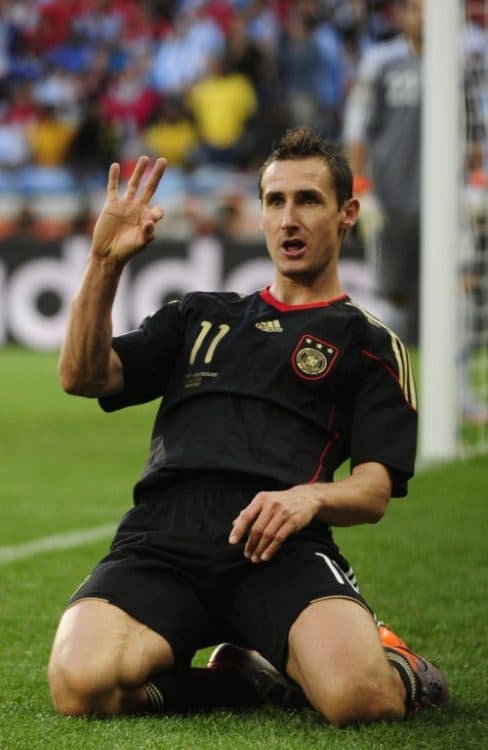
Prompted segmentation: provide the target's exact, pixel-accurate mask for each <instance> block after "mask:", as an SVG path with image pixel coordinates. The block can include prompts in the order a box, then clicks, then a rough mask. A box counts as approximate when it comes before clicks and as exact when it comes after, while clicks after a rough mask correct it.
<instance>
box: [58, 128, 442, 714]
mask: <svg viewBox="0 0 488 750" xmlns="http://www.w3.org/2000/svg"><path fill="white" fill-rule="evenodd" d="M147 166H148V159H147V158H146V157H141V158H139V160H138V162H137V164H136V167H135V169H134V172H133V174H132V176H131V178H130V179H129V182H128V185H127V189H126V191H125V194H124V195H123V197H122V198H121V197H119V191H118V179H119V166H118V165H117V164H113V165H112V166H111V168H110V171H109V177H108V188H107V202H106V204H105V206H104V208H103V210H102V212H101V214H100V216H99V218H98V221H97V224H96V226H95V229H94V233H93V243H92V248H91V253H90V257H89V262H88V267H87V270H86V273H85V276H84V279H83V281H82V283H81V287H80V290H79V292H78V293H77V295H76V297H75V299H74V300H73V303H72V307H71V313H70V318H69V322H68V327H67V332H66V338H65V342H64V345H63V348H62V352H61V359H60V376H61V382H62V386H63V388H64V389H65V390H66V391H67V392H68V393H72V394H77V395H84V396H89V397H96V398H99V399H100V404H101V406H102V408H103V409H105V410H106V411H113V410H115V409H120V408H122V407H127V406H130V405H134V404H139V403H143V402H146V401H150V400H152V399H157V398H162V401H161V405H160V407H159V411H158V413H157V416H156V420H155V424H154V429H153V434H152V443H151V450H150V455H149V458H148V461H147V463H146V466H145V468H144V470H143V473H142V476H141V478H140V480H139V481H138V482H137V483H136V485H135V488H134V507H133V508H132V509H131V510H129V512H128V513H127V514H126V515H125V516H124V518H123V519H122V521H121V523H120V525H119V528H118V530H117V532H116V536H115V538H114V541H113V543H112V546H111V549H110V551H109V553H108V555H107V556H106V557H105V558H104V559H103V560H102V561H101V562H100V563H99V564H98V565H97V566H96V567H95V569H94V571H93V572H92V574H91V576H89V578H88V579H87V580H86V581H85V582H84V583H83V584H82V585H81V587H80V588H79V589H78V590H77V591H76V593H75V594H74V595H73V597H72V598H71V600H70V603H69V606H68V608H67V609H66V611H65V613H64V614H63V616H62V618H61V622H60V624H59V628H58V631H57V634H56V637H55V642H54V646H53V651H52V654H51V660H50V666H49V679H50V687H51V692H52V696H53V701H54V705H55V707H56V709H57V710H58V711H59V712H61V713H63V714H71V715H80V714H95V715H105V716H110V715H115V714H120V713H144V712H146V713H147V712H160V711H180V710H181V711H184V710H195V709H196V710H200V709H207V708H211V707H212V706H214V705H226V706H233V705H243V706H249V705H256V704H259V703H260V702H261V701H266V700H270V701H271V702H278V703H282V704H283V705H291V706H293V705H298V704H299V703H300V701H301V702H302V703H303V702H304V701H305V699H306V701H307V702H308V703H309V704H311V705H312V706H313V707H314V708H315V709H316V710H317V711H319V712H320V713H321V714H322V715H323V716H324V717H325V718H326V719H327V720H328V721H330V722H332V723H334V724H337V725H340V726H344V725H348V724H351V723H357V722H370V721H376V720H382V719H402V718H404V717H405V716H406V715H407V714H408V713H410V712H411V711H413V710H414V709H415V708H418V707H422V706H427V705H438V704H440V703H442V702H443V701H444V700H445V699H446V698H447V683H446V681H445V679H444V676H443V675H442V673H441V672H439V671H438V670H437V669H436V668H435V667H434V666H432V665H431V664H429V662H427V661H425V660H424V659H422V658H420V657H418V656H416V655H415V654H413V653H412V652H411V651H409V649H407V647H406V646H405V644H403V642H402V641H400V640H399V639H397V638H396V637H395V636H394V635H393V634H391V633H390V632H389V631H386V630H385V629H383V631H382V630H381V629H379V628H378V627H377V624H376V622H375V619H374V616H373V614H372V611H371V609H370V607H369V606H368V604H367V603H366V602H365V601H364V599H363V598H362V596H361V594H360V593H359V591H358V588H357V585H356V582H355V578H354V574H353V572H352V570H351V568H350V566H349V563H348V562H347V561H346V560H345V559H344V557H343V556H342V554H341V553H340V551H339V549H338V547H337V545H336V544H335V543H334V540H333V536H332V527H333V526H350V525H353V524H360V523H375V522H377V521H379V520H380V519H381V517H382V516H383V514H384V512H385V510H386V507H387V505H388V501H389V499H390V496H397V497H400V496H404V495H405V494H406V492H407V482H408V479H409V478H410V477H411V476H412V473H413V468H414V454H415V442H416V421H417V420H416V402H415V388H414V383H413V379H412V373H411V369H410V363H409V359H408V354H407V351H406V350H405V348H404V346H403V345H402V343H401V341H400V340H399V339H398V338H397V337H396V336H395V334H394V333H392V331H390V330H389V329H387V328H386V327H385V326H383V325H382V324H381V323H380V322H379V321H378V320H376V319H375V318H374V317H372V316H371V315H369V314H368V313H367V312H365V311H364V310H362V309H361V308H360V307H359V306H358V305H357V304H356V303H355V302H354V301H353V300H352V299H350V298H349V297H348V295H347V294H346V293H345V292H344V290H343V289H342V287H341V284H340V281H339V277H338V256H339V251H340V248H341V243H342V240H343V237H344V234H345V233H346V232H347V230H348V229H350V228H351V227H352V226H353V224H354V222H355V221H356V218H357V216H358V211H359V204H358V201H357V200H356V199H355V198H354V197H353V195H352V173H351V170H350V168H349V165H348V163H347V160H346V159H345V158H344V156H343V154H342V151H341V150H340V148H339V147H337V146H336V145H333V144H330V143H328V142H326V141H324V140H323V139H322V138H320V137H319V136H317V135H314V134H313V133H312V132H310V131H309V130H307V129H306V128H299V129H296V130H291V131H288V132H287V133H286V134H285V135H284V137H283V138H282V140H281V141H280V143H279V144H278V145H277V146H276V148H275V149H274V150H273V152H272V153H271V155H270V156H269V158H268V159H267V161H266V162H265V164H264V165H263V167H262V170H261V173H260V179H259V189H260V197H261V205H262V219H261V221H262V229H263V232H264V236H265V239H266V245H267V248H268V252H269V254H270V256H271V259H272V261H273V263H274V266H275V271H274V275H273V278H272V280H271V284H270V286H269V287H268V288H266V289H263V290H261V291H258V292H256V293H254V294H251V295H248V296H241V295H239V294H234V293H208V292H204V293H198V292H196V293H192V294H188V295H186V296H185V297H184V298H183V299H182V300H180V301H174V302H171V303H168V304H166V305H164V306H163V307H162V308H161V309H160V310H158V311H157V312H155V313H154V314H153V315H151V316H149V317H148V318H146V319H145V320H144V321H143V322H142V324H141V326H140V328H139V329H137V330H134V331H130V332H129V333H126V334H125V335H122V336H118V337H115V338H112V327H111V310H112V304H113V300H114V296H115V293H116V290H117V285H118V282H119V279H120V275H121V273H122V271H123V269H124V266H125V265H126V263H127V261H128V260H129V259H130V258H131V257H133V256H134V255H135V254H136V253H138V252H139V251H141V250H143V248H144V247H145V246H146V245H147V244H148V243H149V242H150V241H151V240H152V239H153V237H154V235H155V227H156V224H157V222H158V221H159V220H160V219H161V218H162V217H163V210H162V209H161V208H158V207H151V206H150V201H151V198H152V196H153V195H154V192H155V190H156V188H157V185H158V183H159V181H160V179H161V177H162V176H163V173H164V168H165V161H164V159H158V160H157V161H156V162H155V164H154V166H153V168H152V171H151V172H150V174H149V176H148V178H147V181H146V182H143V179H142V178H143V175H144V173H145V171H146V168H147ZM348 458H349V459H350V461H351V474H350V476H348V477H346V478H344V479H341V480H338V481H334V471H335V470H336V468H337V467H338V466H339V465H340V464H341V463H342V462H343V461H344V460H346V459H348ZM220 641H227V642H230V643H227V644H225V645H224V646H221V647H220V648H219V649H218V650H217V653H216V654H215V655H214V656H213V657H212V659H211V663H210V667H211V668H210V669H199V670H198V669H191V667H190V664H191V659H192V657H193V655H194V653H195V651H196V650H197V649H200V648H202V647H206V646H209V645H212V644H215V643H219V642H220ZM232 644H234V645H232ZM249 649H256V651H250V650H249ZM256 652H258V653H256ZM303 696H305V698H304V697H303ZM300 697H301V698H300Z"/></svg>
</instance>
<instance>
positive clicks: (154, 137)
mask: <svg viewBox="0 0 488 750" xmlns="http://www.w3.org/2000/svg"><path fill="white" fill-rule="evenodd" d="M142 142H143V144H144V146H145V151H146V153H148V154H149V155H150V156H156V157H159V156H162V155H163V154H164V157H165V158H166V160H167V162H168V165H169V166H170V167H187V166H189V165H190V164H191V161H192V155H193V152H194V151H195V149H196V147H197V145H198V136H197V132H196V129H195V125H194V124H193V121H192V119H191V117H190V116H189V114H188V112H187V111H186V109H185V106H184V103H183V100H182V99H181V97H178V96H172V97H168V98H167V99H165V100H164V101H163V103H162V104H161V105H160V107H159V109H158V110H157V111H156V112H155V114H154V115H153V118H152V121H151V123H150V124H149V125H148V126H147V127H146V128H145V129H144V130H143V131H142Z"/></svg>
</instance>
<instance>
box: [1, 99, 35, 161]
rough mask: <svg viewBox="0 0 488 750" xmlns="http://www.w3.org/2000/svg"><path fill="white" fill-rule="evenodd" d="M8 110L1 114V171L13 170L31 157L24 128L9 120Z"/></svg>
mask: <svg viewBox="0 0 488 750" xmlns="http://www.w3.org/2000/svg"><path fill="white" fill-rule="evenodd" d="M8 115H9V113H8V111H6V112H4V113H3V115H2V114H0V171H2V172H3V171H7V172H11V171H13V170H15V169H18V168H19V167H22V166H23V165H24V164H27V163H28V161H29V158H30V149H29V143H28V141H27V138H26V136H25V133H24V129H23V128H22V127H19V124H18V123H16V122H12V121H11V120H9V116H8Z"/></svg>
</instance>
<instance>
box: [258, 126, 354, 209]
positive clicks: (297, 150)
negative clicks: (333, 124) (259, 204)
mask: <svg viewBox="0 0 488 750" xmlns="http://www.w3.org/2000/svg"><path fill="white" fill-rule="evenodd" d="M314 156H318V157H320V158H322V159H323V160H324V161H325V162H326V163H327V165H328V167H329V170H330V174H331V176H332V183H333V185H334V190H335V193H336V196H337V203H338V205H339V206H342V205H343V203H344V201H346V200H348V199H349V198H352V190H353V187H352V185H353V176H352V170H351V167H350V166H349V162H348V160H347V157H346V155H345V154H344V151H343V149H342V147H341V146H340V145H339V144H337V143H332V142H331V141H328V140H326V139H325V138H324V137H323V136H321V135H320V134H319V133H314V132H313V131H312V130H311V129H310V128H308V127H305V126H302V127H298V128H292V129H290V130H287V131H286V132H285V134H284V135H283V137H282V138H281V140H280V141H279V142H278V143H276V144H275V145H274V146H273V149H272V151H271V153H270V155H269V156H268V158H267V159H266V161H265V162H264V164H263V165H262V167H261V169H260V170H259V182H258V187H259V198H260V199H261V198H262V197H263V191H262V187H261V182H262V179H263V174H264V172H265V171H266V169H267V168H268V167H269V165H270V164H272V163H273V162H274V161H290V160H293V159H308V158H312V157H314Z"/></svg>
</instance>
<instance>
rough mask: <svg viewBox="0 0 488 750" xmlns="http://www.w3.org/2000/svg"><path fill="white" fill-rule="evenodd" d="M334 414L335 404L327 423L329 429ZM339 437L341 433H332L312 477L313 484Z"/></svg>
mask: <svg viewBox="0 0 488 750" xmlns="http://www.w3.org/2000/svg"><path fill="white" fill-rule="evenodd" d="M334 415H335V406H334V407H332V411H331V413H330V417H329V424H328V425H327V427H328V429H329V430H330V429H331V425H332V422H333V419H334ZM338 438H339V433H338V432H335V431H334V432H333V434H332V437H331V438H330V440H329V441H328V442H327V443H326V444H325V447H324V450H323V451H322V453H321V454H320V459H319V465H318V466H317V470H316V472H315V474H314V475H313V477H312V479H310V483H311V484H312V483H313V482H316V481H317V480H318V478H319V477H320V475H321V473H322V469H323V468H324V460H325V457H326V455H327V453H328V452H329V450H330V449H331V448H332V446H333V445H334V443H335V442H336V440H337V439H338Z"/></svg>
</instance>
